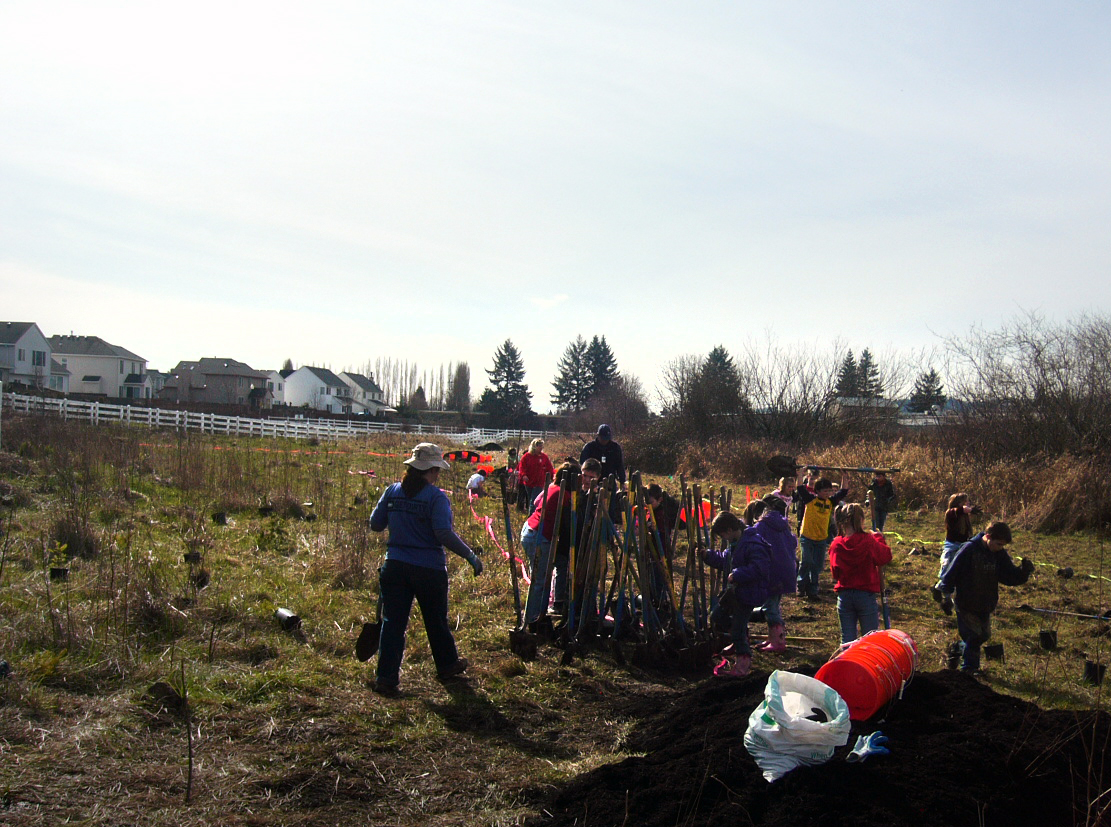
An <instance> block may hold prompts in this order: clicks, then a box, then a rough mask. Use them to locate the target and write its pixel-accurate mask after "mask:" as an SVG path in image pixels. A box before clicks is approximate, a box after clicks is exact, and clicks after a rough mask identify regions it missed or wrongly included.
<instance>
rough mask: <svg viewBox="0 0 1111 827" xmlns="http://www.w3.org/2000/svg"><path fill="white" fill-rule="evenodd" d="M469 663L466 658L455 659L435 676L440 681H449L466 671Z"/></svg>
mask: <svg viewBox="0 0 1111 827" xmlns="http://www.w3.org/2000/svg"><path fill="white" fill-rule="evenodd" d="M470 665H471V664H470V662H469V661H468V660H467V659H466V658H459V660H457V661H455V663H453V664H452V665H451V666H449V667H448V668H447V669H445V670H444V671H443V672H440V673H439V674H438V675H437V676H436V677H438V678H439V679H440V680H442V681H450V680H451V679H452V678H457V677H459V676H460V675H462V674H463V673H464V672H466V671H467V667H468V666H470Z"/></svg>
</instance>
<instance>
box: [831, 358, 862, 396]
mask: <svg viewBox="0 0 1111 827" xmlns="http://www.w3.org/2000/svg"><path fill="white" fill-rule="evenodd" d="M834 393H835V394H836V395H837V396H839V397H841V398H843V399H852V398H855V397H857V396H860V374H859V372H858V370H857V365H856V358H855V357H854V356H853V352H852V351H851V350H850V351H849V353H848V355H847V356H845V359H844V361H842V362H841V368H840V370H839V371H838V372H837V388H836V390H835V391H834Z"/></svg>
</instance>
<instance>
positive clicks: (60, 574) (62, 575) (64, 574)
mask: <svg viewBox="0 0 1111 827" xmlns="http://www.w3.org/2000/svg"><path fill="white" fill-rule="evenodd" d="M50 579H51V580H68V579H69V569H67V568H64V567H62V566H53V567H51V569H50Z"/></svg>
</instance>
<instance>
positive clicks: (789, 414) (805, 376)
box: [738, 332, 845, 448]
mask: <svg viewBox="0 0 1111 827" xmlns="http://www.w3.org/2000/svg"><path fill="white" fill-rule="evenodd" d="M844 353H845V348H844V346H843V345H842V344H840V343H839V342H833V343H830V344H825V345H821V346H818V345H813V346H799V345H793V346H791V347H786V346H784V345H781V344H780V343H779V342H778V340H777V339H776V338H775V337H774V336H773V335H772V334H771V333H770V332H767V333H765V336H764V339H763V341H762V342H755V341H750V342H749V343H748V344H747V345H746V346H745V348H744V350H742V351H741V354H740V356H739V357H738V368H739V370H740V373H741V379H742V388H743V391H744V393H745V395H746V396H747V398H748V400H749V404H750V406H751V409H750V411H749V412H748V415H747V418H748V430H749V433H750V434H752V435H753V436H758V437H763V438H766V439H771V440H775V441H777V442H783V443H786V444H787V445H791V446H795V447H798V448H801V447H803V446H805V445H807V444H809V443H810V442H811V441H812V440H814V439H815V437H816V436H818V434H819V432H820V431H822V430H823V429H825V428H827V427H828V425H829V413H830V404H831V402H832V401H833V398H834V392H835V388H836V386H837V373H838V369H839V367H840V365H841V357H842V355H843V354H844Z"/></svg>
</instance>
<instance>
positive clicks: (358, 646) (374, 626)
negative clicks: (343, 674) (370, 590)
mask: <svg viewBox="0 0 1111 827" xmlns="http://www.w3.org/2000/svg"><path fill="white" fill-rule="evenodd" d="M381 637H382V591H381V589H379V591H378V609H377V610H376V612H375V617H374V622H373V623H364V624H363V631H362V632H360V633H359V639H358V640H357V641H355V657H357V658H358V659H359V660H360V661H362V662H363V663H366V662H367V661H368V660H370V659H371V658H372V657H374V656H375V655H376V654H378V640H379V638H381Z"/></svg>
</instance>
